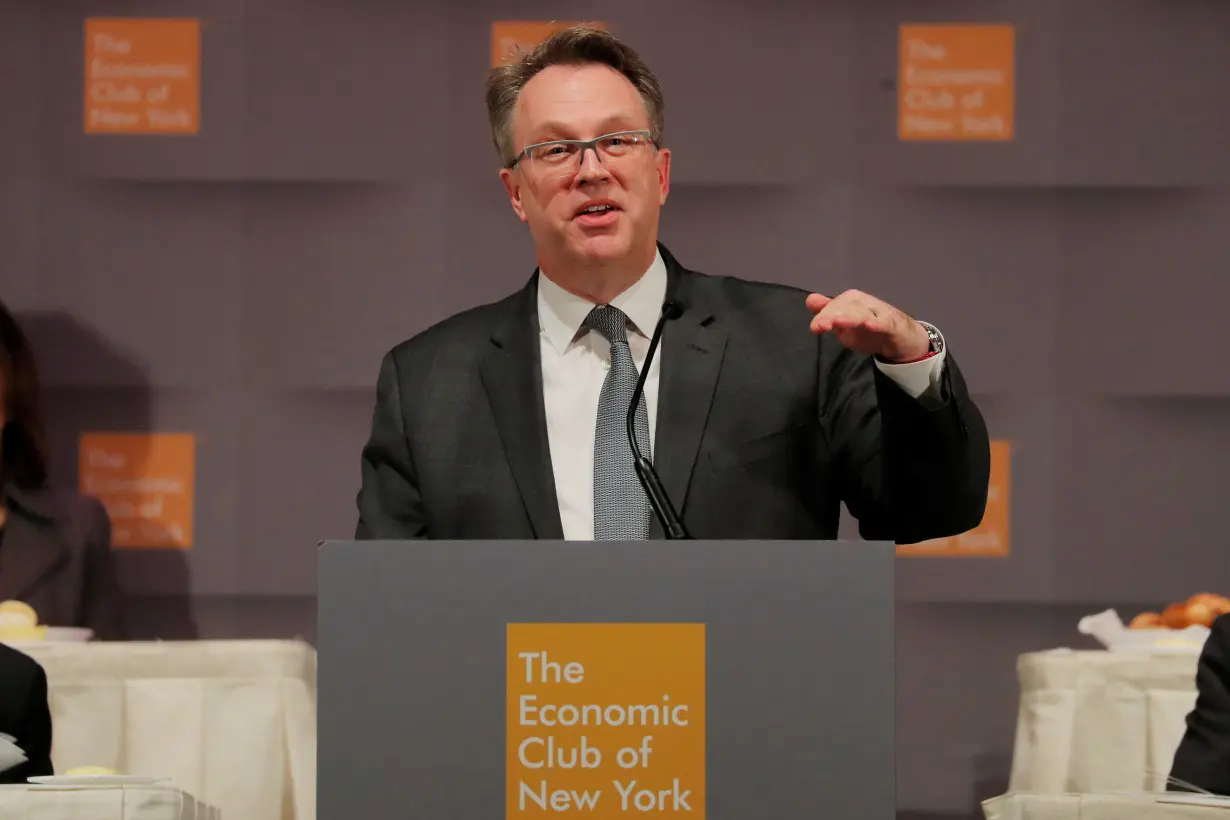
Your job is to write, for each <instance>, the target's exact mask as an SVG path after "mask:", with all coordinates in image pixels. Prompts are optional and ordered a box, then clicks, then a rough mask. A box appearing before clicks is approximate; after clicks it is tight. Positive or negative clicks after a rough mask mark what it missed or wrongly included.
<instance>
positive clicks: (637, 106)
mask: <svg viewBox="0 0 1230 820" xmlns="http://www.w3.org/2000/svg"><path fill="white" fill-rule="evenodd" d="M650 128H651V126H650V122H649V115H648V112H647V111H646V110H645V104H644V102H643V101H642V99H641V97H640V95H639V94H638V93H637V91H636V88H635V87H633V85H632V83H630V82H629V81H628V80H627V78H625V77H624V76H623V75H622V74H620V73H619V72H617V71H615V70H613V69H611V68H608V67H607V66H604V65H582V66H551V67H550V68H547V69H545V70H543V71H542V72H540V73H539V74H537V75H535V77H534V78H533V79H531V80H530V81H529V82H528V83H526V85H525V88H523V89H522V91H521V96H520V98H519V99H518V101H517V107H516V109H515V110H514V112H513V149H514V150H515V151H521V150H523V149H525V148H526V147H527V146H530V145H536V144H538V143H543V142H549V141H551V140H559V139H583V140H589V139H594V138H595V137H600V136H604V135H607V134H611V133H614V132H619V131H632V130H640V129H643V130H646V131H648V130H650ZM618 144H620V145H621V146H626V145H627V143H626V142H623V143H618ZM613 153H618V156H612V155H609V154H603V155H601V156H599V155H598V152H597V151H593V150H588V149H586V150H585V151H584V152H583V153H581V154H580V155H575V154H574V155H573V156H572V157H571V158H570V159H569V160H568V161H567V162H562V163H559V164H552V165H549V166H548V165H547V164H545V163H542V162H536V161H534V160H530V159H528V158H526V157H525V156H522V157H521V161H520V162H519V163H518V165H517V166H516V167H514V168H512V169H505V170H503V171H501V172H500V178H501V179H502V180H503V182H504V186H505V188H506V189H507V191H508V196H509V199H510V201H511V202H512V206H513V210H514V211H516V213H517V216H519V217H520V218H521V220H522V221H523V222H525V223H526V224H527V225H529V228H530V234H531V236H533V238H534V244H535V245H536V246H537V248H538V253H539V256H540V258H541V257H543V256H546V257H548V258H553V259H562V260H566V261H571V262H577V263H581V264H603V263H609V262H619V261H620V260H623V259H625V258H628V257H630V256H631V257H635V256H637V255H646V254H648V255H652V253H653V250H652V249H653V248H654V244H655V243H656V241H657V237H658V214H659V211H660V210H661V207H662V205H663V203H665V202H666V195H667V193H668V191H669V189H670V151H668V150H666V149H662V150H655V149H654V147H653V144H652V143H650V142H648V141H647V140H646V143H645V144H642V145H640V146H638V147H636V148H633V149H628V148H626V147H623V148H621V149H620V150H619V151H617V152H613ZM595 202H600V203H602V204H604V205H607V206H610V209H609V210H606V211H605V212H603V213H599V214H593V213H590V214H582V213H581V212H582V210H583V209H585V208H586V207H587V206H590V205H593V204H594V203H595ZM645 262H646V264H647V262H648V260H645Z"/></svg>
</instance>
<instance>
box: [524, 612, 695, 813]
mask: <svg viewBox="0 0 1230 820" xmlns="http://www.w3.org/2000/svg"><path fill="white" fill-rule="evenodd" d="M507 653H508V659H507V660H508V667H507V668H508V672H507V694H508V703H507V708H506V716H507V717H506V720H507V726H506V727H505V729H506V731H505V737H506V738H507V750H506V758H505V759H506V761H507V763H506V776H505V787H506V810H505V815H504V816H505V817H506V818H509V820H512V818H536V817H560V816H563V815H573V814H585V815H587V816H590V817H625V816H627V817H633V816H654V817H688V818H695V819H696V820H704V817H705V625H704V624H509V625H508V627H507Z"/></svg>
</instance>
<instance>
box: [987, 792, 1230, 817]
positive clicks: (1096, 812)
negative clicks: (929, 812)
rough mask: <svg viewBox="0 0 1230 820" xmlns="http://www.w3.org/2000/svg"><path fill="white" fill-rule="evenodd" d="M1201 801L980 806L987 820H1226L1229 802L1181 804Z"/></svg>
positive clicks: (1092, 799)
mask: <svg viewBox="0 0 1230 820" xmlns="http://www.w3.org/2000/svg"><path fill="white" fill-rule="evenodd" d="M1186 799H1195V800H1199V799H1201V798H1198V797H1197V798H1188V797H1186V796H1183V797H1175V796H1171V795H1147V794H1008V795H1005V796H1003V797H996V798H994V799H992V800H987V801H985V802H984V803H983V804H982V811H983V814H984V815H985V816H986V818H987V820H1226V817H1227V813H1226V811H1227V808H1228V807H1230V802H1225V803H1223V804H1220V805H1217V806H1200V805H1182V804H1178V803H1168V802H1165V801H1167V800H1186Z"/></svg>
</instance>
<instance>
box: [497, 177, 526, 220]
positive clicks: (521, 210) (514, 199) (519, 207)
mask: <svg viewBox="0 0 1230 820" xmlns="http://www.w3.org/2000/svg"><path fill="white" fill-rule="evenodd" d="M500 182H503V183H504V190H505V191H507V192H508V202H509V204H510V205H512V209H513V212H514V213H515V214H516V215H517V218H518V219H520V220H521V221H522V222H524V221H525V206H524V205H523V204H522V202H521V180H520V178H519V177H518V175H517V172H516V171H514V170H513V169H511V168H501V169H500Z"/></svg>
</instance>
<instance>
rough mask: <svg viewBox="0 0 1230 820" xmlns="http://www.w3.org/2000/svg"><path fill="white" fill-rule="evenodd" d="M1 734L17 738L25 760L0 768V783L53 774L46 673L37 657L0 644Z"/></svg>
mask: <svg viewBox="0 0 1230 820" xmlns="http://www.w3.org/2000/svg"><path fill="white" fill-rule="evenodd" d="M0 734H6V735H8V736H9V737H11V738H13V739H14V740H15V741H16V742H17V746H18V748H20V749H21V750H22V751H23V752H25V753H26V762H25V763H21V764H20V765H17V766H14V767H13V768H11V769H7V770H5V771H3V772H0V783H6V784H13V783H23V784H24V783H25V782H26V778H27V777H41V776H44V775H49V774H55V772H54V770H53V768H52V765H51V744H52V726H51V706H50V704H49V703H48V702H47V673H46V672H44V671H43V667H42V666H41V665H39V663H38V661H36V660H34V658H31V657H30V656H29V655H26V654H25V653H22V652H18V651H17V650H16V649H13V648H11V647H8V646H5V645H3V644H0Z"/></svg>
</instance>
